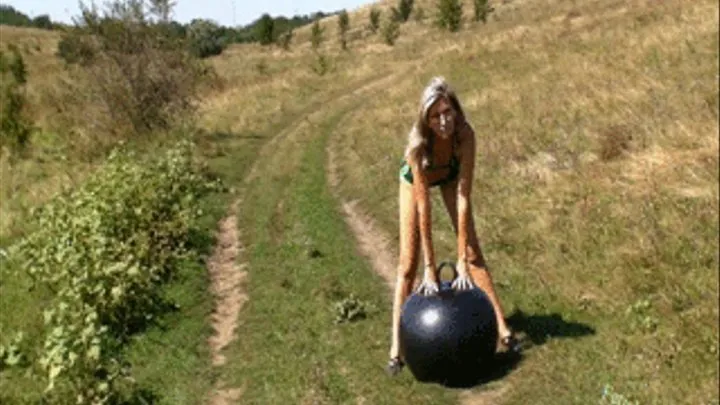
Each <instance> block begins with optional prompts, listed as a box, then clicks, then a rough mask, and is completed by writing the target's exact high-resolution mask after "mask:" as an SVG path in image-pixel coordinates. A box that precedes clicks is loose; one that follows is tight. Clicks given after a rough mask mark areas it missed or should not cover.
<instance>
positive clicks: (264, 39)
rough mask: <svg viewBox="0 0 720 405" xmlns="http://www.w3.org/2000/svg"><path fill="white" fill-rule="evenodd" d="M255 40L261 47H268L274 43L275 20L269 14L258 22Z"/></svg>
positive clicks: (264, 15)
mask: <svg viewBox="0 0 720 405" xmlns="http://www.w3.org/2000/svg"><path fill="white" fill-rule="evenodd" d="M256 30H257V31H256V33H257V39H258V41H260V43H261V44H262V45H268V44H271V43H273V42H274V41H275V37H274V35H275V33H274V30H275V20H273V18H272V17H270V15H269V14H263V15H262V17H260V20H259V21H258V24H257V28H256Z"/></svg>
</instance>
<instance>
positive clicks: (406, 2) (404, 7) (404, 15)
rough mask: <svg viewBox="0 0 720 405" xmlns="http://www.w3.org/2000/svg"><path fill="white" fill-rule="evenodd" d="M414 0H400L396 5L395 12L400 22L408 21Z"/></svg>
mask: <svg viewBox="0 0 720 405" xmlns="http://www.w3.org/2000/svg"><path fill="white" fill-rule="evenodd" d="M414 3H415V1H414V0H400V2H399V3H398V7H397V11H398V18H399V19H400V22H407V20H409V19H410V14H411V13H412V11H413V4H414Z"/></svg>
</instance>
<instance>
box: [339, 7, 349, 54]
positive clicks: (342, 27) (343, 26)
mask: <svg viewBox="0 0 720 405" xmlns="http://www.w3.org/2000/svg"><path fill="white" fill-rule="evenodd" d="M349 28H350V17H349V16H348V13H347V11H345V10H342V11H341V12H340V14H339V15H338V36H339V37H340V47H341V48H342V49H343V50H346V49H347V32H348V29H349Z"/></svg>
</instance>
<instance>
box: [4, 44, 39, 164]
mask: <svg viewBox="0 0 720 405" xmlns="http://www.w3.org/2000/svg"><path fill="white" fill-rule="evenodd" d="M10 52H11V54H12V57H8V56H6V55H5V53H3V52H2V51H0V79H1V80H0V91H1V92H2V99H1V100H0V152H2V150H3V149H4V148H8V149H9V150H10V152H16V151H21V150H22V149H23V148H24V147H25V146H26V144H27V143H28V141H29V139H30V134H31V132H32V125H31V123H30V122H29V120H28V119H27V117H26V115H25V108H26V107H25V103H26V99H25V93H24V88H25V84H26V83H27V68H26V67H25V61H24V60H23V57H22V55H21V54H20V51H19V50H18V49H17V47H15V46H11V47H10Z"/></svg>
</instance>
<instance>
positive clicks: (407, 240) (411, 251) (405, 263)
mask: <svg viewBox="0 0 720 405" xmlns="http://www.w3.org/2000/svg"><path fill="white" fill-rule="evenodd" d="M399 211H400V257H399V263H398V267H397V280H396V281H395V296H394V302H393V315H392V345H391V346H390V358H391V359H395V358H397V357H400V350H401V348H400V312H401V310H402V306H403V304H404V303H405V299H406V298H407V296H408V295H410V292H411V291H412V288H413V284H414V282H415V275H416V273H417V265H418V250H419V247H420V229H419V228H418V213H417V204H416V202H415V196H414V195H413V192H412V185H411V184H409V183H407V182H405V181H404V180H402V179H401V180H400V204H399Z"/></svg>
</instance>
